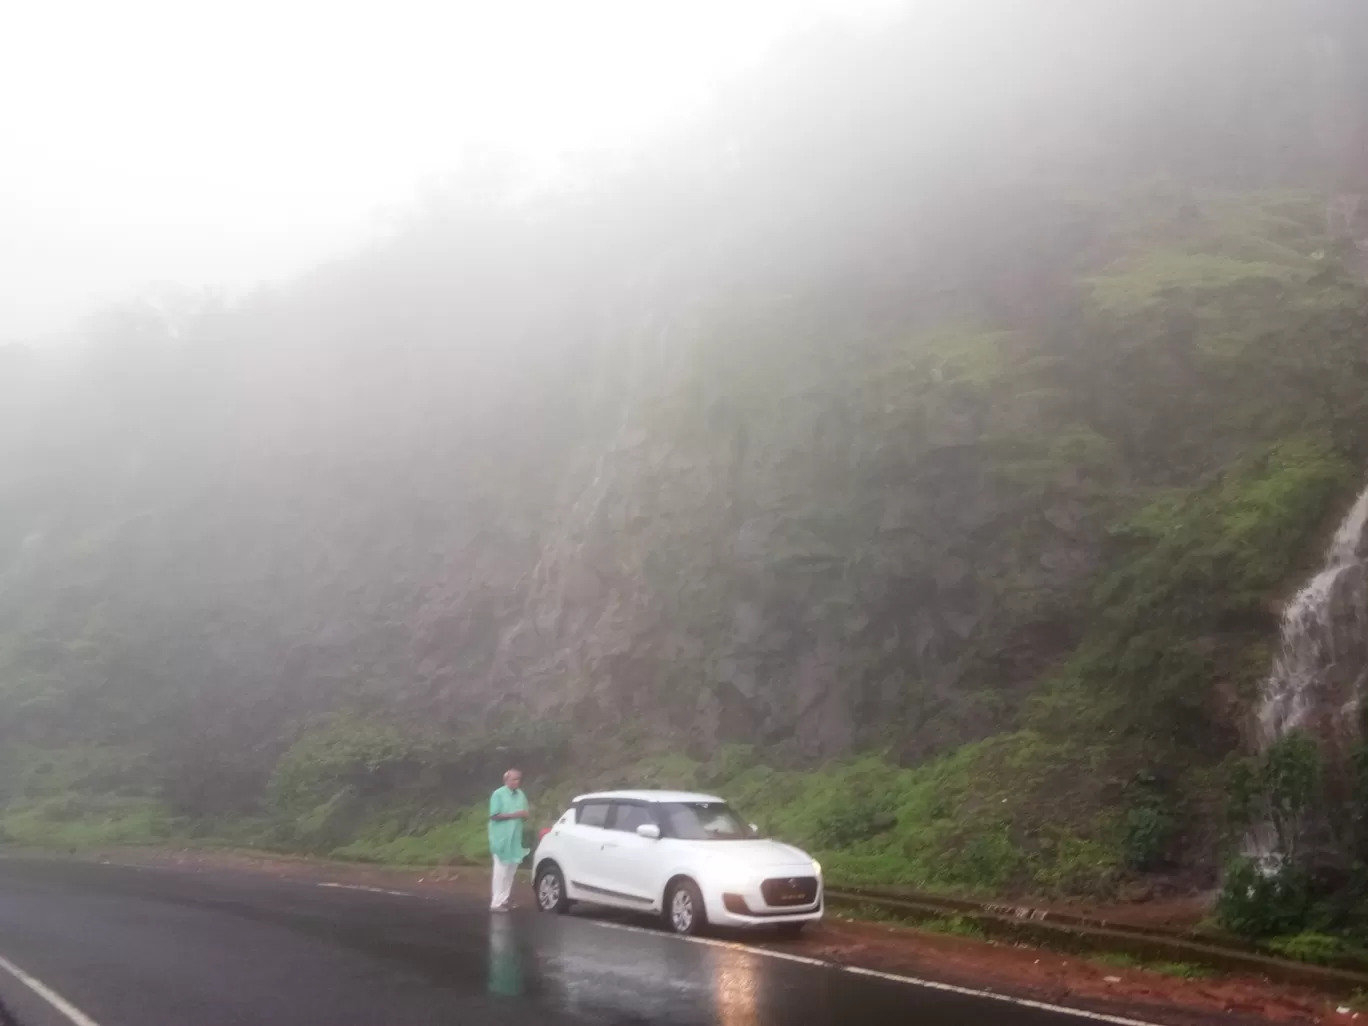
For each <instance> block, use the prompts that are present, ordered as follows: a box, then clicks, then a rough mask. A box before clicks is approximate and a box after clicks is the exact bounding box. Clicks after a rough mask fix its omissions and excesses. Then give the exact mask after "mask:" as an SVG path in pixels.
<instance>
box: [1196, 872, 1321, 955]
mask: <svg viewBox="0 0 1368 1026" xmlns="http://www.w3.org/2000/svg"><path fill="white" fill-rule="evenodd" d="M1310 911H1311V903H1310V897H1309V891H1308V887H1307V880H1306V876H1305V874H1304V873H1303V872H1302V870H1300V869H1299V868H1298V867H1296V866H1295V865H1292V864H1290V863H1284V864H1283V866H1282V867H1280V868H1279V869H1278V870H1277V872H1275V873H1261V872H1259V869H1258V867H1257V866H1256V865H1255V864H1254V863H1253V862H1252V861H1251V860H1250V859H1246V858H1240V859H1236V860H1235V861H1234V862H1232V863H1231V864H1230V867H1229V868H1228V869H1227V870H1226V878H1225V885H1224V886H1223V887H1222V889H1221V894H1220V897H1219V898H1218V899H1217V901H1216V915H1217V918H1218V919H1219V920H1220V923H1221V925H1222V926H1224V927H1225V928H1226V929H1227V930H1230V931H1231V932H1232V933H1237V934H1239V935H1241V936H1242V937H1271V936H1275V935H1277V934H1292V933H1296V932H1298V931H1299V930H1301V929H1302V927H1303V926H1304V925H1305V924H1306V920H1307V917H1308V915H1309V914H1310Z"/></svg>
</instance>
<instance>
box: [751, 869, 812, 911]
mask: <svg viewBox="0 0 1368 1026" xmlns="http://www.w3.org/2000/svg"><path fill="white" fill-rule="evenodd" d="M760 894H761V895H762V896H763V897H764V899H765V904H766V905H769V906H770V907H772V908H784V907H785V906H788V905H811V904H812V903H813V902H814V901H816V900H817V878H816V877H815V876H776V877H773V878H771V879H769V880H766V881H765V882H764V883H762V884H761V885H760Z"/></svg>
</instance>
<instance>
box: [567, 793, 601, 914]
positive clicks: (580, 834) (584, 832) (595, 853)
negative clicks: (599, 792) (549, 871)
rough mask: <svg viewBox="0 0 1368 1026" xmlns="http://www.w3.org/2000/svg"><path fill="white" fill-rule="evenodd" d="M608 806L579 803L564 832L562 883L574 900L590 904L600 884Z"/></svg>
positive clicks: (597, 803)
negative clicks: (578, 898) (587, 901)
mask: <svg viewBox="0 0 1368 1026" xmlns="http://www.w3.org/2000/svg"><path fill="white" fill-rule="evenodd" d="M611 813H612V803H611V802H608V801H585V802H580V804H579V805H578V806H576V808H575V821H574V822H573V823H571V824H569V825H567V826H566V827H565V828H564V833H563V835H562V837H561V845H560V854H561V861H562V863H563V864H562V866H561V869H562V870H563V871H564V873H565V879H566V882H567V883H569V885H570V889H571V890H572V891H574V892H577V895H576V896H577V897H584V898H588V899H590V900H593V899H594V897H596V895H597V892H599V891H601V890H602V889H603V887H604V883H603V844H604V841H605V840H607V839H608V830H607V829H606V827H607V824H608V817H609V815H610V814H611Z"/></svg>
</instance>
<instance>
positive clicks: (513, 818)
mask: <svg viewBox="0 0 1368 1026" xmlns="http://www.w3.org/2000/svg"><path fill="white" fill-rule="evenodd" d="M526 818H527V795H526V794H524V793H523V790H522V770H517V769H511V770H509V771H508V772H507V773H505V774H504V786H503V787H501V788H499V789H498V790H497V791H495V792H494V793H493V794H491V795H490V796H489V854H490V855H492V856H493V857H494V883H493V894H492V896H491V898H490V902H489V907H490V909H491V910H492V911H494V912H507V911H508V910H509V909H510V908H512V907H513V906H512V905H511V904H510V903H509V895H510V894H512V893H513V876H514V874H515V873H517V871H518V866H519V864H520V863H521V862H522V860H523V859H525V858H527V849H526V848H524V847H523V820H525V819H526Z"/></svg>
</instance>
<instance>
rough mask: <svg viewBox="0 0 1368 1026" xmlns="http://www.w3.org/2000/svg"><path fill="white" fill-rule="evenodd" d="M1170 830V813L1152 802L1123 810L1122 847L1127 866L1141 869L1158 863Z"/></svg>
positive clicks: (1160, 860) (1167, 842) (1152, 866)
mask: <svg viewBox="0 0 1368 1026" xmlns="http://www.w3.org/2000/svg"><path fill="white" fill-rule="evenodd" d="M1172 834H1173V817H1172V816H1170V815H1169V814H1168V812H1167V811H1166V810H1165V809H1163V808H1162V807H1161V806H1159V805H1157V804H1153V803H1148V804H1145V805H1138V806H1136V807H1135V808H1133V809H1131V810H1130V811H1129V812H1127V813H1126V822H1125V833H1124V835H1123V837H1122V839H1121V850H1122V854H1123V856H1124V858H1125V861H1126V866H1127V868H1129V869H1134V870H1139V871H1141V872H1143V871H1145V870H1150V869H1154V868H1156V867H1158V866H1159V865H1160V864H1161V863H1162V862H1163V859H1164V853H1165V851H1166V850H1167V848H1168V844H1169V838H1170V837H1171V836H1172Z"/></svg>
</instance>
